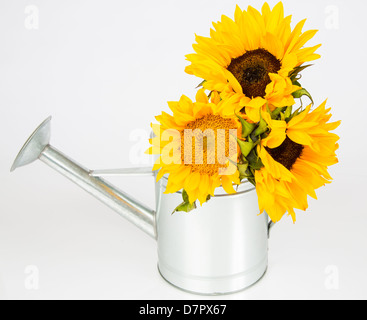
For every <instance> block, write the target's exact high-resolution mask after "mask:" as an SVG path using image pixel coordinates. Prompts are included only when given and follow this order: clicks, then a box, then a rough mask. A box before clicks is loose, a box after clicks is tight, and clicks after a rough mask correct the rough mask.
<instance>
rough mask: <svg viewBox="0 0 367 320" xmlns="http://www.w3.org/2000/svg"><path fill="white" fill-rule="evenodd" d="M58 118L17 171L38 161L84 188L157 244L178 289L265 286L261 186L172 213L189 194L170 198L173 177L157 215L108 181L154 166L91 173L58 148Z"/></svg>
mask: <svg viewBox="0 0 367 320" xmlns="http://www.w3.org/2000/svg"><path fill="white" fill-rule="evenodd" d="M50 129H51V117H49V118H48V119H46V120H45V121H44V122H43V123H42V124H41V125H40V126H39V127H38V128H37V129H36V130H35V131H34V133H33V134H32V135H31V136H30V138H29V139H28V140H27V142H26V143H25V145H24V146H23V148H22V149H21V151H20V152H19V154H18V156H17V158H16V159H15V161H14V164H13V166H12V168H11V171H14V170H15V169H17V168H19V167H22V166H25V165H27V164H30V163H32V162H34V161H36V160H37V159H39V160H40V161H42V162H44V163H45V164H47V165H48V166H50V167H51V168H53V169H55V170H56V171H58V172H59V173H61V174H62V175H64V176H65V177H66V178H68V179H70V180H71V181H72V182H74V183H76V184H77V185H79V186H80V187H81V188H83V189H84V190H85V191H87V192H88V193H90V194H91V195H92V196H94V197H95V198H97V199H99V200H100V201H102V202H103V203H104V204H106V205H107V206H108V207H110V208H111V209H113V210H114V211H116V212H117V213H118V214H120V215H121V216H122V217H124V218H126V219H127V220H129V221H130V222H132V223H133V224H134V225H136V226H137V227H138V228H139V229H141V230H142V231H144V232H145V233H146V234H148V235H149V236H150V237H152V238H153V239H155V240H156V241H157V247H158V270H159V272H160V274H161V275H162V277H163V278H164V279H165V280H167V281H168V282H169V283H170V284H172V285H174V286H176V287H178V288H180V289H183V290H185V291H189V292H192V293H197V294H208V295H216V294H226V293H231V292H237V291H240V290H242V289H244V288H247V287H249V286H251V285H252V284H254V283H255V282H257V281H258V280H259V279H261V278H262V276H263V275H264V274H265V272H266V270H267V265H268V237H269V230H270V228H271V227H272V226H273V223H272V222H271V221H270V222H269V221H268V220H269V219H268V216H267V214H266V213H264V214H261V215H259V214H258V213H259V209H258V201H257V195H256V190H255V188H254V186H253V185H252V184H251V183H250V182H248V181H247V180H246V181H244V182H242V183H241V185H240V186H239V187H238V189H237V193H235V194H231V195H229V194H227V193H226V192H225V191H224V189H223V188H221V187H220V188H217V189H216V191H215V195H214V197H212V199H211V200H210V201H209V202H207V203H205V204H204V205H203V206H202V207H198V208H197V209H195V210H194V211H192V212H190V213H184V212H178V213H175V214H172V212H173V210H174V208H176V207H177V205H178V204H179V203H181V202H182V194H181V192H176V193H174V194H164V191H165V188H166V186H167V177H165V176H164V177H163V178H162V179H161V180H159V181H157V182H156V184H155V199H156V208H155V210H153V209H151V208H148V207H147V206H145V205H144V204H143V203H141V202H140V201H138V200H136V199H134V198H133V197H131V196H129V195H128V194H127V193H125V192H123V191H121V190H119V189H118V188H117V187H115V186H114V185H112V184H111V183H109V182H107V181H106V180H105V179H104V178H103V176H105V175H121V176H126V175H146V176H152V177H154V176H155V174H154V173H153V172H152V168H130V169H118V170H100V171H93V170H88V169H86V168H84V167H83V166H81V165H80V164H78V163H76V162H75V161H74V160H72V159H70V158H69V157H67V156H66V155H65V154H63V153H62V152H60V151H58V150H57V149H56V148H54V147H53V146H51V145H50Z"/></svg>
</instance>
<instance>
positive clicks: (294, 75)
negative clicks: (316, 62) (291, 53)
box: [289, 64, 313, 82]
mask: <svg viewBox="0 0 367 320" xmlns="http://www.w3.org/2000/svg"><path fill="white" fill-rule="evenodd" d="M311 66H313V65H312V64H308V65H305V66H298V67H295V68H294V69H293V70H292V71H291V72H290V73H289V78H290V79H291V80H292V82H293V81H294V80H295V79H296V78H297V76H298V74H299V73H300V72H301V71H303V70H305V69H306V68H308V67H311Z"/></svg>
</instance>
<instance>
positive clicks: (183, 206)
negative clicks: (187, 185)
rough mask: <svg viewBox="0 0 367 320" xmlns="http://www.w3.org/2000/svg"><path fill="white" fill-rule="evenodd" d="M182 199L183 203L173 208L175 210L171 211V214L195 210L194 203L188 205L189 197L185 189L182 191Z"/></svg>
mask: <svg viewBox="0 0 367 320" xmlns="http://www.w3.org/2000/svg"><path fill="white" fill-rule="evenodd" d="M182 199H183V202H182V203H181V204H179V205H178V206H177V207H176V208H175V210H173V212H172V214H174V213H175V212H190V211H192V210H194V209H196V202H194V203H190V201H189V196H188V194H187V192H186V191H185V189H183V190H182Z"/></svg>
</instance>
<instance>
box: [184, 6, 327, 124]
mask: <svg viewBox="0 0 367 320" xmlns="http://www.w3.org/2000/svg"><path fill="white" fill-rule="evenodd" d="M305 21H306V20H302V21H301V22H299V23H298V24H297V25H296V26H295V28H294V29H293V30H291V26H290V23H291V16H287V17H284V9H283V4H282V3H281V2H279V3H278V4H277V5H276V6H275V7H274V8H273V10H271V9H270V7H269V5H268V4H267V3H265V4H264V6H263V7H262V12H261V13H260V12H259V11H257V10H256V9H254V8H252V7H251V6H249V7H248V9H247V11H242V10H241V9H240V8H239V7H238V6H237V7H236V10H235V16H234V20H232V19H230V18H228V17H227V16H224V15H223V16H222V18H221V21H220V22H217V23H213V26H214V29H211V30H210V37H202V36H196V42H197V43H196V44H194V45H193V49H194V51H195V52H196V53H194V54H189V55H187V56H186V58H187V60H188V61H190V62H191V64H190V65H189V66H187V67H186V69H185V71H186V72H187V73H188V74H192V75H195V76H198V77H200V78H202V79H204V80H205V81H204V82H203V86H204V88H206V89H208V90H216V91H218V92H221V95H222V97H223V98H224V97H226V96H231V95H238V96H239V101H240V106H241V107H243V108H242V112H246V114H247V115H248V116H249V118H250V120H252V121H253V122H257V121H259V120H260V116H259V110H260V108H262V107H264V106H265V105H266V104H267V105H268V106H269V108H270V109H271V110H274V109H275V108H280V107H284V106H291V105H294V103H295V102H294V98H293V96H292V93H293V92H295V91H297V90H299V89H300V87H299V86H297V85H295V84H297V83H293V82H292V80H291V79H290V77H289V76H290V74H292V72H294V71H295V70H296V68H298V67H300V66H301V65H302V64H303V63H305V62H308V61H312V60H315V59H318V58H319V57H320V56H319V55H318V54H316V53H315V51H316V50H317V48H319V47H320V46H321V45H317V46H313V47H307V48H304V47H303V46H304V45H305V44H306V42H307V41H308V40H310V39H311V38H312V37H313V36H314V35H315V34H316V32H317V30H309V31H306V32H303V33H302V29H303V26H304V24H305Z"/></svg>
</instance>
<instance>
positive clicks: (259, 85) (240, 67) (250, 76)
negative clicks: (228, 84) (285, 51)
mask: <svg viewBox="0 0 367 320" xmlns="http://www.w3.org/2000/svg"><path fill="white" fill-rule="evenodd" d="M280 68H281V62H280V61H279V60H278V59H277V58H276V57H274V56H273V55H272V54H271V53H270V52H268V51H267V50H265V49H256V50H251V51H247V52H246V53H245V54H244V55H242V56H240V57H238V58H235V59H232V61H231V63H230V65H229V66H228V68H227V69H228V70H229V71H230V72H231V73H232V74H233V75H234V76H235V78H236V79H237V80H238V82H239V83H240V85H241V87H242V91H243V93H244V94H245V95H246V96H248V97H249V98H256V97H264V96H265V89H266V86H267V85H268V84H269V83H270V82H271V80H270V77H269V73H277V72H278V71H279V70H280Z"/></svg>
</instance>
